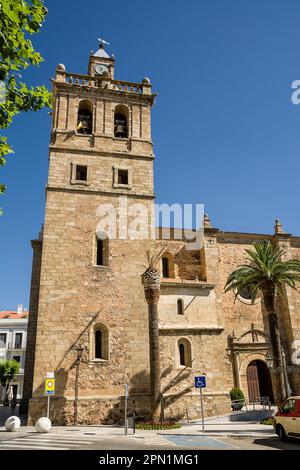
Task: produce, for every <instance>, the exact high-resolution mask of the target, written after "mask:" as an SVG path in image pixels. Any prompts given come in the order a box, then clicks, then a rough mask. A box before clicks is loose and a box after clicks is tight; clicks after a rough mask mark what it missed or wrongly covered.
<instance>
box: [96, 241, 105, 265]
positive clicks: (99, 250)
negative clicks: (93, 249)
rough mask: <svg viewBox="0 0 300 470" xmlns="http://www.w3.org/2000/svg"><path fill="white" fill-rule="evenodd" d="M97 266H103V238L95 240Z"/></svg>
mask: <svg viewBox="0 0 300 470" xmlns="http://www.w3.org/2000/svg"><path fill="white" fill-rule="evenodd" d="M96 264H97V266H103V264H104V243H103V240H99V239H98V240H97V259H96Z"/></svg>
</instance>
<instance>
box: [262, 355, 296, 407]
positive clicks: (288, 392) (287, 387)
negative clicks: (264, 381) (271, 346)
mask: <svg viewBox="0 0 300 470" xmlns="http://www.w3.org/2000/svg"><path fill="white" fill-rule="evenodd" d="M280 353H281V358H282V368H283V371H282V372H283V376H284V388H285V398H288V397H290V396H291V393H292V391H291V387H290V384H289V378H288V374H287V367H286V359H285V352H284V349H283V347H282V346H281V349H280ZM266 363H267V366H268V368H269V369H271V370H273V356H272V354H270V353H268V354H267V355H266ZM274 372H275V373H276V372H277V373H280V370H276V369H274Z"/></svg>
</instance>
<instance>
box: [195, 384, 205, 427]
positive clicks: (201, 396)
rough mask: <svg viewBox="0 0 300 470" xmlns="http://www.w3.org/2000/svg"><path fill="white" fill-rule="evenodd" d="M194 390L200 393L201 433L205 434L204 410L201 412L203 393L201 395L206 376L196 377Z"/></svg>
mask: <svg viewBox="0 0 300 470" xmlns="http://www.w3.org/2000/svg"><path fill="white" fill-rule="evenodd" d="M195 388H199V391H200V406H201V420H202V431H203V432H205V426H204V410H203V393H202V388H206V376H205V375H198V376H196V377H195Z"/></svg>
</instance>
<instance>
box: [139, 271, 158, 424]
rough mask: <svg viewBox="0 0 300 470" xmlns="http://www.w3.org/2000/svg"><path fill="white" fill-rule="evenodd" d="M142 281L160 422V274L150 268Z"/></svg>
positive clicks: (154, 410) (155, 412)
mask: <svg viewBox="0 0 300 470" xmlns="http://www.w3.org/2000/svg"><path fill="white" fill-rule="evenodd" d="M142 279H143V284H144V291H145V299H146V302H147V304H148V319H149V352H150V357H149V359H150V387H151V413H152V418H153V419H154V420H159V419H161V392H160V355H159V329H158V308H157V304H158V300H159V295H160V274H159V272H158V271H157V270H156V269H155V268H154V267H152V266H150V267H149V268H147V269H146V271H145V272H144V274H143V276H142Z"/></svg>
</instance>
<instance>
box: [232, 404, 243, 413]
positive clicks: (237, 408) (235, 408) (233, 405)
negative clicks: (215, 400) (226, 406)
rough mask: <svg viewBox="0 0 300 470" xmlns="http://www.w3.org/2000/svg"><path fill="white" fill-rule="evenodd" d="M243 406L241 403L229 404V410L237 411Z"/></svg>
mask: <svg viewBox="0 0 300 470" xmlns="http://www.w3.org/2000/svg"><path fill="white" fill-rule="evenodd" d="M243 406H244V403H243V402H241V403H231V408H232V410H233V411H239V410H241V409H242V408H243Z"/></svg>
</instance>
